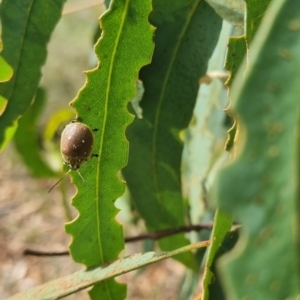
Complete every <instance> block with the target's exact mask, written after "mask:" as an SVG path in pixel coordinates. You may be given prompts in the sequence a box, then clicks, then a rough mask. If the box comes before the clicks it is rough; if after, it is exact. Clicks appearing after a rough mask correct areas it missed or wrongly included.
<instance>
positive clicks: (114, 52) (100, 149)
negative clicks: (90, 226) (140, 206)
mask: <svg viewBox="0 0 300 300" xmlns="http://www.w3.org/2000/svg"><path fill="white" fill-rule="evenodd" d="M129 1H130V0H126V1H125V9H124V10H123V14H122V18H121V24H120V27H119V30H118V33H117V38H116V42H115V44H114V48H113V51H112V59H111V62H110V66H109V72H108V80H107V86H106V89H105V90H106V93H105V102H104V103H105V105H104V118H103V127H102V130H101V135H100V145H99V158H98V168H97V174H96V186H97V189H96V198H95V200H96V217H97V229H96V230H97V236H98V247H99V255H100V257H101V260H102V261H104V257H103V249H102V243H101V226H100V224H101V223H100V214H99V201H100V198H99V187H98V182H99V180H98V179H99V178H100V168H101V154H102V152H103V145H104V142H103V141H104V135H105V129H106V123H107V115H108V101H109V95H110V90H111V80H112V73H113V66H114V62H115V59H116V54H117V48H118V46H119V42H120V36H121V32H122V31H123V27H124V23H125V20H126V15H127V11H128V6H129ZM99 59H100V58H99ZM98 199H99V201H98ZM105 282H106V284H107V281H105ZM107 290H108V291H109V293H110V290H109V288H108V287H107ZM110 298H111V299H112V295H111V294H110Z"/></svg>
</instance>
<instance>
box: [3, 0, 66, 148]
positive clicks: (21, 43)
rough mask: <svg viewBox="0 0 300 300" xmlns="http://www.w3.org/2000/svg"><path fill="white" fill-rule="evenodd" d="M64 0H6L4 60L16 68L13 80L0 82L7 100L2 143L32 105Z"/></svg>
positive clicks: (4, 2) (4, 9) (4, 1)
mask: <svg viewBox="0 0 300 300" xmlns="http://www.w3.org/2000/svg"><path fill="white" fill-rule="evenodd" d="M64 2H65V0H57V1H44V0H23V1H19V0H3V1H2V2H1V6H0V17H1V24H2V40H3V45H4V48H3V51H2V52H1V54H2V56H3V58H4V59H5V60H6V61H7V63H8V64H9V65H10V66H11V67H12V68H13V70H14V74H13V77H12V79H11V80H10V81H8V82H5V83H0V94H1V95H2V96H3V97H4V98H6V99H7V100H8V103H7V106H6V109H5V111H4V113H3V114H2V115H1V116H0V144H1V143H2V142H3V139H4V133H5V130H6V129H7V128H8V127H10V126H12V125H13V123H14V122H15V121H16V120H17V119H18V117H19V116H21V115H23V114H24V113H25V111H26V110H27V108H28V107H29V106H30V104H31V101H32V99H33V98H34V95H35V93H36V90H37V87H38V83H39V80H40V77H41V67H42V65H43V64H44V62H45V60H46V54H47V51H46V46H47V43H48V40H49V38H50V35H51V33H52V31H53V29H54V27H55V25H56V23H57V22H58V20H59V18H60V16H61V10H62V6H63V4H64Z"/></svg>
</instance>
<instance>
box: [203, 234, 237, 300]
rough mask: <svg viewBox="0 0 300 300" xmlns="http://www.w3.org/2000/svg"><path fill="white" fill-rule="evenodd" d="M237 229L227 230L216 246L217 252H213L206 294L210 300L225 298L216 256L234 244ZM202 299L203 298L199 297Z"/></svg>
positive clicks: (222, 253) (230, 248)
mask: <svg viewBox="0 0 300 300" xmlns="http://www.w3.org/2000/svg"><path fill="white" fill-rule="evenodd" d="M238 237H239V231H238V229H235V230H232V231H230V232H227V233H226V235H225V236H224V239H223V242H222V244H221V245H220V246H219V247H218V250H217V252H216V253H215V257H214V260H213V261H212V264H211V266H210V270H211V273H212V276H213V277H212V278H211V282H210V284H209V285H208V293H207V294H208V295H209V298H208V299H211V300H216V299H217V300H227V298H226V293H225V290H224V287H223V286H222V284H221V283H222V282H221V280H220V279H221V278H220V276H219V272H218V269H217V266H218V262H219V261H218V258H219V257H221V256H222V255H224V254H226V253H227V252H229V251H230V250H232V248H233V247H234V246H235V244H236V242H237V241H238ZM201 299H202V300H203V299H205V298H201Z"/></svg>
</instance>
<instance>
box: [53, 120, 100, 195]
mask: <svg viewBox="0 0 300 300" xmlns="http://www.w3.org/2000/svg"><path fill="white" fill-rule="evenodd" d="M93 146H94V135H93V132H92V130H91V129H90V127H89V126H87V125H86V124H84V123H80V122H73V123H70V124H68V125H67V126H66V127H65V128H64V130H63V132H62V134H61V138H60V152H61V156H62V158H63V160H64V164H66V165H68V166H69V167H70V170H69V171H68V172H67V173H66V174H65V175H64V176H63V177H62V178H61V179H59V180H58V181H57V182H56V183H55V184H54V185H53V186H52V187H51V189H50V190H49V193H50V192H51V190H52V189H53V188H54V187H55V186H56V185H57V184H58V183H60V182H61V181H62V179H63V178H64V177H65V176H66V175H67V174H69V173H70V172H71V171H72V170H74V171H77V173H78V174H79V176H80V177H81V179H82V180H83V181H84V182H85V180H84V178H83V177H82V176H81V174H80V172H79V171H78V169H79V168H80V166H81V165H82V164H84V163H85V162H86V161H87V160H88V159H89V158H90V157H91V156H92V152H93Z"/></svg>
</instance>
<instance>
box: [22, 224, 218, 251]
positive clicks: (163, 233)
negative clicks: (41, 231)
mask: <svg viewBox="0 0 300 300" xmlns="http://www.w3.org/2000/svg"><path fill="white" fill-rule="evenodd" d="M212 228H213V223H212V222H211V223H206V224H197V225H189V226H181V227H178V228H170V229H165V230H161V231H154V232H147V233H144V234H140V235H137V236H131V237H125V239H124V241H125V243H133V242H137V241H141V240H146V239H150V240H159V239H161V238H164V237H167V236H171V235H174V234H178V233H183V232H191V231H201V230H203V229H207V230H211V229H212ZM23 254H24V255H33V256H63V255H69V254H70V253H69V251H61V252H45V251H37V250H31V249H25V250H24V251H23Z"/></svg>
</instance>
